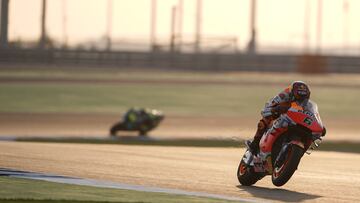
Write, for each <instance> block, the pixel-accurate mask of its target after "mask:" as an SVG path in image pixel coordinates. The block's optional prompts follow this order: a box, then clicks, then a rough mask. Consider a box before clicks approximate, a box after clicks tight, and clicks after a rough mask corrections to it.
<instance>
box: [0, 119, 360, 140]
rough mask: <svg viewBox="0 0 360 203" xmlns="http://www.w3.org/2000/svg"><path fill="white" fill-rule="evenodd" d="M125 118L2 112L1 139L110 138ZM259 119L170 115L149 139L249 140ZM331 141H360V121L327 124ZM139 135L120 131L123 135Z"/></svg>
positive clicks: (334, 121)
mask: <svg viewBox="0 0 360 203" xmlns="http://www.w3.org/2000/svg"><path fill="white" fill-rule="evenodd" d="M120 119H121V115H114V114H72V113H69V114H64V113H1V114H0V123H1V125H0V137H72V136H73V137H107V136H109V128H110V127H111V126H112V124H114V123H115V122H117V121H119V120H120ZM258 119H259V118H243V117H193V116H192V117H190V116H168V117H166V118H165V119H164V121H163V122H162V123H161V124H160V126H159V127H158V128H156V129H155V130H153V131H151V132H150V133H149V136H152V137H158V138H172V137H174V138H205V139H206V138H211V139H214V138H215V139H217V138H218V139H224V138H227V139H249V138H251V137H252V136H253V134H254V132H255V130H256V125H257V121H258ZM324 122H325V124H326V127H327V132H328V133H327V136H326V139H328V140H341V141H360V130H359V128H358V127H356V126H357V124H358V123H359V122H360V120H350V119H349V120H344V119H343V120H329V121H324ZM122 135H131V136H137V133H135V132H134V133H129V132H120V133H119V136H122Z"/></svg>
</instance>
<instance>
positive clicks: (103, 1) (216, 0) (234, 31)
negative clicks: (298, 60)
mask: <svg viewBox="0 0 360 203" xmlns="http://www.w3.org/2000/svg"><path fill="white" fill-rule="evenodd" d="M47 2H48V10H47V15H48V20H47V25H46V27H47V31H48V34H49V35H50V36H51V37H52V38H54V39H56V40H57V41H60V42H61V41H64V39H65V33H66V34H67V35H68V36H69V38H68V40H69V43H76V42H81V41H87V40H94V39H99V38H101V37H103V36H105V33H106V28H107V26H106V25H107V24H106V22H107V3H108V0H49V1H47ZM112 2H113V3H112V30H111V36H112V38H114V39H131V40H133V39H139V40H140V39H141V40H143V41H149V37H150V5H151V0H113V1H112ZM157 2H158V7H157V9H158V15H157V25H158V26H157V37H158V40H159V41H163V42H165V43H167V42H168V41H169V39H170V36H169V35H170V20H171V18H170V16H171V8H172V6H174V5H176V4H177V3H178V2H179V1H178V0H157ZM202 2H203V16H202V18H203V26H202V35H203V36H204V37H219V38H220V37H227V38H229V37H236V38H237V39H238V45H239V47H240V48H244V47H245V46H246V44H247V42H248V40H249V10H250V0H222V1H220V0H202ZM257 2H258V16H257V28H258V42H259V44H260V45H261V46H271V45H279V46H290V47H303V45H304V42H305V40H304V35H305V33H306V26H305V24H304V22H305V13H306V12H305V10H306V3H308V4H309V6H308V8H309V9H310V10H309V11H308V12H307V13H308V15H307V17H308V19H309V20H310V23H309V26H308V33H309V43H310V46H311V47H313V48H314V47H316V44H317V40H316V33H317V32H316V25H317V21H316V19H317V2H318V1H317V0H257ZM344 2H346V0H331V1H325V0H323V26H322V37H321V39H322V40H321V42H322V45H323V46H339V47H344V46H346V45H347V46H349V45H350V46H354V47H355V46H359V47H360V26H359V20H360V12H359V9H360V1H359V0H347V2H349V5H350V6H349V9H348V15H344ZM195 3H196V1H195V0H184V20H183V21H184V22H183V35H184V37H185V38H186V39H187V40H189V41H190V40H193V39H194V30H195ZM64 8H65V9H64ZM64 11H65V12H64ZM40 15H41V0H26V1H25V0H10V27H9V28H10V30H9V36H10V39H23V40H26V39H32V40H35V39H38V37H39V34H40ZM64 16H66V19H67V21H66V23H64Z"/></svg>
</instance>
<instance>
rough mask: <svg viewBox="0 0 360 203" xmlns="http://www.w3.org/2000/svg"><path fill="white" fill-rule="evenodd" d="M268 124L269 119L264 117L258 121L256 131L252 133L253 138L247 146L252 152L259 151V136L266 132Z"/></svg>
mask: <svg viewBox="0 0 360 203" xmlns="http://www.w3.org/2000/svg"><path fill="white" fill-rule="evenodd" d="M268 125H269V120H268V119H266V118H262V119H261V120H260V121H259V123H258V125H257V130H256V133H255V135H254V139H253V141H252V142H251V143H250V144H249V147H250V150H251V152H252V153H257V152H258V151H259V143H260V140H261V137H262V136H263V134H264V133H265V132H266V130H267V128H268Z"/></svg>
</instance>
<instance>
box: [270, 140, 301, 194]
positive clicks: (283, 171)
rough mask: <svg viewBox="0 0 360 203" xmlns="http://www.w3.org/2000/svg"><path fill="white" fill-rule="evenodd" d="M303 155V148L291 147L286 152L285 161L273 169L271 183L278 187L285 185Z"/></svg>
mask: <svg viewBox="0 0 360 203" xmlns="http://www.w3.org/2000/svg"><path fill="white" fill-rule="evenodd" d="M303 155H304V149H303V148H301V147H299V146H298V145H292V146H291V147H290V149H289V151H288V152H287V155H286V159H285V161H284V162H283V163H282V164H281V166H279V167H275V168H274V171H273V173H272V175H271V179H272V183H273V184H274V185H275V186H278V187H280V186H283V185H284V184H285V183H287V182H288V181H289V179H290V178H291V176H292V175H293V174H294V172H295V171H296V169H297V167H298V165H299V163H300V159H301V157H302V156H303Z"/></svg>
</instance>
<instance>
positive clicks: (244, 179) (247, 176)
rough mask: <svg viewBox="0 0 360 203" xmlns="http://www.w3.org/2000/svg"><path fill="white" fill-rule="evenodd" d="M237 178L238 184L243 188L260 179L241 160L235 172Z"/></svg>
mask: <svg viewBox="0 0 360 203" xmlns="http://www.w3.org/2000/svg"><path fill="white" fill-rule="evenodd" d="M237 177H238V180H239V183H240V184H241V185H245V186H250V185H253V184H255V183H256V182H257V181H258V180H259V179H260V178H259V176H258V175H257V174H256V173H255V172H254V171H253V169H252V168H251V167H249V166H248V165H246V164H245V162H244V160H242V159H241V161H240V164H239V167H238V170H237Z"/></svg>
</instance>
